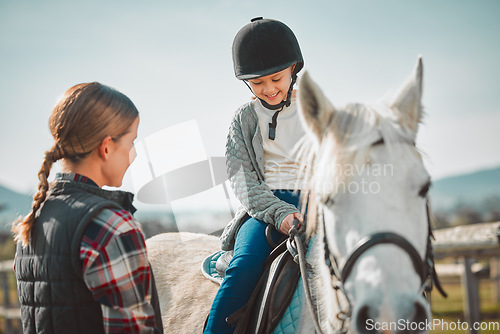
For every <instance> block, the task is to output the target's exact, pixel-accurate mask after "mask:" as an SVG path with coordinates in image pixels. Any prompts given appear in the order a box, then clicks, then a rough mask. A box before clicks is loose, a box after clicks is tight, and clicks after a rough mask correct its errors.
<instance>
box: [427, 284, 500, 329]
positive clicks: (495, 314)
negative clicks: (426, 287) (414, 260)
mask: <svg viewBox="0 0 500 334" xmlns="http://www.w3.org/2000/svg"><path fill="white" fill-rule="evenodd" d="M444 289H445V291H446V292H447V294H448V298H446V299H445V298H443V297H442V296H441V295H440V294H439V293H438V292H437V291H433V293H432V298H431V310H432V317H433V321H438V320H435V319H439V321H440V323H441V324H444V326H442V327H441V328H439V326H436V327H435V328H434V330H431V331H430V332H429V333H431V334H462V333H463V334H466V333H469V331H468V330H463V328H466V327H464V326H467V324H464V321H465V319H464V312H463V298H464V294H463V291H462V286H461V285H460V281H459V280H458V279H457V280H456V282H450V283H447V284H444ZM479 296H480V297H479V298H480V308H481V324H480V326H483V328H487V327H489V328H490V330H479V333H480V334H499V333H500V304H499V303H498V301H496V300H494V297H493V283H492V282H489V281H487V280H483V281H480V286H479ZM457 327H458V328H457Z"/></svg>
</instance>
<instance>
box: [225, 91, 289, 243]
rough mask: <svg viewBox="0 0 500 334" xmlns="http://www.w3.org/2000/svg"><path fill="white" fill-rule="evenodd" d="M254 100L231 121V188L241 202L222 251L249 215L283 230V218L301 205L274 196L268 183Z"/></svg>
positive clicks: (228, 145)
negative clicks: (266, 181)
mask: <svg viewBox="0 0 500 334" xmlns="http://www.w3.org/2000/svg"><path fill="white" fill-rule="evenodd" d="M253 103H259V102H258V100H254V101H251V102H248V103H246V104H244V105H243V106H241V107H240V108H239V109H238V111H236V114H235V116H234V118H233V121H232V122H231V126H230V127H229V134H228V136H227V143H226V166H227V173H228V177H229V182H230V184H231V188H232V189H233V191H234V194H235V195H236V198H238V200H239V201H240V203H241V207H240V208H239V209H238V210H237V212H236V215H235V217H234V219H233V220H232V221H231V222H230V223H229V224H228V225H227V226H226V228H225V229H224V232H223V233H222V235H221V248H222V250H226V251H227V250H232V249H233V248H234V241H235V239H236V234H237V233H238V230H239V229H240V227H241V225H242V224H243V222H245V220H247V219H248V218H249V217H253V218H256V219H259V220H262V221H263V222H265V223H268V224H273V225H274V226H275V227H276V229H278V230H279V228H280V226H281V222H282V221H283V219H284V218H285V217H286V216H287V215H289V214H291V213H295V212H299V211H298V210H297V208H296V207H295V206H294V205H292V204H289V203H287V202H284V201H282V200H280V199H279V198H277V197H276V196H274V194H273V193H272V191H271V189H270V188H269V187H268V186H267V184H266V183H265V176H264V148H263V144H262V135H261V132H260V128H259V120H258V118H257V113H256V112H255V110H254V108H253Z"/></svg>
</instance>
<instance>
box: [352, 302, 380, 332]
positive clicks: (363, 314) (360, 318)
mask: <svg viewBox="0 0 500 334" xmlns="http://www.w3.org/2000/svg"><path fill="white" fill-rule="evenodd" d="M355 321H356V328H357V332H359V333H377V332H378V331H377V330H376V329H375V327H376V326H375V321H374V319H373V316H371V315H370V307H369V306H367V305H365V306H363V307H361V308H359V310H358V312H357V316H356V319H355Z"/></svg>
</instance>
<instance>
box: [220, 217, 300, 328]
mask: <svg viewBox="0 0 500 334" xmlns="http://www.w3.org/2000/svg"><path fill="white" fill-rule="evenodd" d="M268 228H270V227H268ZM267 234H268V233H267V231H266V235H267ZM268 241H270V238H268ZM287 241H288V240H287V239H285V240H284V241H282V242H281V243H280V244H279V245H277V246H275V248H274V249H273V251H272V252H271V254H270V255H269V257H268V259H267V260H266V263H265V265H264V273H263V275H262V276H261V278H260V280H259V282H258V283H257V286H256V287H255V289H254V291H253V293H252V295H251V297H250V299H249V301H248V303H247V304H246V305H245V306H244V307H243V308H241V309H240V310H238V311H236V312H235V313H234V314H233V315H231V316H230V317H228V318H227V322H228V323H229V324H230V325H232V326H235V331H234V333H235V334H243V333H245V334H247V333H258V334H264V333H272V332H273V330H274V329H275V328H276V326H277V325H278V323H279V322H280V321H281V318H282V317H283V315H284V313H285V312H286V310H287V308H288V306H289V304H290V302H291V301H292V298H293V295H294V293H295V290H296V288H297V285H298V282H299V279H300V269H299V265H298V264H297V263H296V262H295V261H294V258H293V256H292V254H291V253H290V252H289V251H288V248H287ZM232 255H233V254H232V252H224V253H222V254H221V255H220V256H219V257H218V259H217V262H216V265H215V268H216V270H217V272H218V275H220V276H221V277H223V276H224V272H225V270H226V269H227V266H228V265H229V262H230V261H231V258H232Z"/></svg>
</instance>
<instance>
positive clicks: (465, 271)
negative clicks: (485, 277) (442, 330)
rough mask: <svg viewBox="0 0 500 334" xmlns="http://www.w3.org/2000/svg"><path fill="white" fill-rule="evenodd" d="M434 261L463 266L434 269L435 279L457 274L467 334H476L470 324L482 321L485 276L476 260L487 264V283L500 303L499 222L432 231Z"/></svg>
mask: <svg viewBox="0 0 500 334" xmlns="http://www.w3.org/2000/svg"><path fill="white" fill-rule="evenodd" d="M434 236H435V238H436V240H435V242H434V254H435V257H436V259H443V258H450V257H451V258H456V259H460V260H461V261H460V262H461V264H462V266H461V267H457V266H448V267H446V266H439V265H438V266H437V267H436V271H437V273H438V275H441V276H447V275H453V274H456V275H457V276H458V275H459V276H460V277H461V279H462V287H463V290H464V296H465V297H464V313H465V318H466V320H467V322H469V328H471V330H470V333H471V334H476V333H477V331H475V330H474V329H473V324H474V323H478V322H479V321H480V320H481V312H480V304H479V279H480V277H481V275H482V273H484V270H482V269H483V268H482V267H481V265H479V264H478V263H476V261H477V260H479V259H487V260H488V261H489V263H490V279H491V280H493V282H494V288H493V293H494V296H493V297H494V298H495V300H496V301H497V302H498V303H500V273H499V259H500V222H495V223H483V224H474V225H465V226H458V227H453V228H447V229H442V230H437V231H434Z"/></svg>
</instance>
